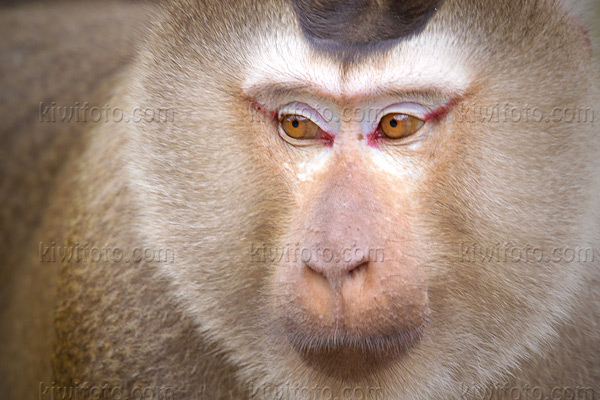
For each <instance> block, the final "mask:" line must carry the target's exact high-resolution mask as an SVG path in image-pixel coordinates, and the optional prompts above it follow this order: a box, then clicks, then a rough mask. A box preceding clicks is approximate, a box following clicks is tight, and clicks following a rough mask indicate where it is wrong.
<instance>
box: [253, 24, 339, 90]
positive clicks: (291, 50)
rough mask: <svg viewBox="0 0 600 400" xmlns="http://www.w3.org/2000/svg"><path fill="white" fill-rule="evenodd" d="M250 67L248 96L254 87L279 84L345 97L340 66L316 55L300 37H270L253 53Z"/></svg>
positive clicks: (288, 35) (285, 35)
mask: <svg viewBox="0 0 600 400" xmlns="http://www.w3.org/2000/svg"><path fill="white" fill-rule="evenodd" d="M248 65H249V69H248V71H247V75H246V76H247V77H246V80H245V82H244V84H243V87H242V89H243V90H244V91H245V92H246V93H251V92H252V88H253V87H255V86H261V85H264V84H265V83H278V84H281V86H290V87H297V86H299V85H301V86H305V87H307V88H313V89H315V90H316V91H323V92H325V93H328V94H330V95H332V96H335V97H337V96H341V95H343V87H342V81H341V74H340V67H339V65H337V64H336V63H335V62H333V61H331V60H327V59H325V58H323V57H318V56H316V55H315V54H314V52H313V51H312V50H311V49H310V48H309V47H308V44H307V43H306V41H305V40H304V39H302V37H301V36H300V35H299V34H298V35H296V36H294V35H292V34H284V33H281V34H279V35H275V36H274V37H270V38H269V39H268V40H266V42H265V43H264V44H263V46H262V47H261V48H260V49H259V50H257V51H255V52H254V58H253V59H251V60H250V62H249V64H248Z"/></svg>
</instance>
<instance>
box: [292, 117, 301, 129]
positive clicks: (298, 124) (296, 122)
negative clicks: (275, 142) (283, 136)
mask: <svg viewBox="0 0 600 400" xmlns="http://www.w3.org/2000/svg"><path fill="white" fill-rule="evenodd" d="M292 126H293V127H294V128H297V127H299V126H300V122H298V120H297V119H295V120H293V121H292Z"/></svg>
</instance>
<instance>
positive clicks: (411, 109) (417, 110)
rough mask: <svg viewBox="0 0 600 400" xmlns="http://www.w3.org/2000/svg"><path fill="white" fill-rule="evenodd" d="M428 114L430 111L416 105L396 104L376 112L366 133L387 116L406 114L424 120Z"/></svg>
mask: <svg viewBox="0 0 600 400" xmlns="http://www.w3.org/2000/svg"><path fill="white" fill-rule="evenodd" d="M429 112H430V110H429V109H428V108H427V107H425V106H422V105H420V104H417V103H396V104H392V105H390V106H387V107H385V108H382V109H381V110H378V112H377V114H376V118H375V119H374V121H370V126H368V127H367V131H372V130H374V129H375V128H376V127H377V126H378V125H379V122H380V121H381V118H383V117H384V116H385V115H387V114H392V113H398V114H407V115H412V116H413V117H416V118H419V119H422V120H425V116H426V115H427V114H428V113H429Z"/></svg>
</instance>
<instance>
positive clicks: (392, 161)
mask: <svg viewBox="0 0 600 400" xmlns="http://www.w3.org/2000/svg"><path fill="white" fill-rule="evenodd" d="M538 3H539V2H535V1H526V2H523V4H521V5H519V6H518V7H517V6H516V5H514V4H513V3H511V2H509V1H500V2H495V3H494V5H493V6H492V5H491V4H488V3H485V5H483V3H481V4H480V3H477V4H473V3H469V2H463V1H458V0H457V1H447V2H445V3H444V5H443V6H442V7H441V8H440V10H439V12H438V13H436V14H435V16H434V17H433V19H432V20H431V21H430V22H429V24H428V25H427V27H425V28H424V30H423V31H419V32H417V33H416V34H414V35H412V36H409V37H407V38H404V40H401V41H398V42H394V43H392V44H390V43H389V42H386V45H385V46H383V47H377V46H375V47H373V48H371V47H368V49H369V50H368V51H367V50H364V51H362V52H361V51H360V50H357V48H355V47H353V50H352V52H350V53H347V52H346V53H343V54H341V55H340V53H339V52H334V53H331V54H330V53H328V52H327V51H326V50H323V48H320V47H319V46H315V45H314V44H311V42H310V41H309V40H307V39H306V37H305V36H304V35H303V31H302V27H301V26H300V24H299V22H298V21H297V18H296V15H295V14H294V9H293V7H291V6H290V5H289V4H287V3H281V4H277V6H275V5H270V6H269V5H267V4H265V5H264V7H265V8H264V10H262V12H261V14H260V15H259V16H258V15H255V14H253V13H252V12H250V11H249V10H248V9H247V8H249V7H250V8H251V6H249V5H246V6H243V7H242V6H240V8H239V9H233V8H231V7H229V6H218V7H224V8H225V9H224V10H221V11H226V12H221V11H220V12H219V13H216V17H215V18H216V19H217V21H219V23H215V22H214V21H211V23H210V24H209V23H208V22H207V21H204V20H203V18H204V17H202V16H199V15H188V14H185V13H182V12H181V11H178V10H177V9H176V8H174V9H172V10H171V11H170V14H169V15H168V16H167V17H166V19H165V22H164V24H162V25H160V26H159V27H158V28H156V29H158V30H168V31H169V35H175V36H176V37H177V40H176V41H174V42H175V43H178V46H173V45H172V43H173V42H169V43H164V46H161V41H160V37H159V38H158V39H157V43H158V44H157V45H155V47H152V51H148V52H146V53H143V62H142V63H141V65H142V67H140V71H138V76H139V77H140V78H139V80H138V81H137V82H134V83H133V84H132V85H133V86H134V88H136V89H135V91H136V93H137V96H133V98H135V102H151V103H152V104H157V103H158V104H161V105H163V106H167V107H169V108H172V109H174V110H177V116H176V122H175V123H173V124H171V125H169V126H167V127H165V126H162V127H157V126H142V127H139V128H136V130H132V131H131V132H129V133H128V135H129V137H130V138H131V140H129V144H128V146H129V151H131V152H136V153H139V149H140V147H139V146H140V144H143V149H144V152H143V154H141V156H140V157H141V159H140V160H139V162H136V163H135V164H134V163H132V164H131V165H130V166H129V168H130V169H131V171H130V172H131V173H132V174H136V176H137V177H138V178H139V179H138V180H137V182H141V183H142V184H140V185H139V187H138V188H137V189H138V191H139V193H140V194H143V196H142V195H140V208H141V210H142V211H141V215H142V217H143V218H144V223H145V224H146V225H147V226H151V227H153V228H152V229H149V230H148V233H147V235H148V236H149V240H151V241H152V242H153V243H157V244H158V245H162V246H165V247H169V248H175V249H177V250H178V251H177V254H178V255H180V259H179V262H178V264H177V265H175V266H173V265H169V266H167V267H165V268H164V271H162V273H164V275H165V276H167V277H169V279H171V280H172V282H173V287H174V288H175V289H174V290H175V291H176V293H177V295H178V296H180V297H181V298H183V299H185V304H186V312H187V313H188V314H189V315H191V316H193V318H194V319H195V320H196V321H197V323H198V325H199V327H200V330H201V331H202V332H203V334H206V336H207V338H208V340H212V341H215V342H217V343H219V345H220V346H221V347H222V348H224V349H225V351H226V352H227V354H228V356H229V357H230V359H231V360H232V361H233V362H235V363H236V364H237V365H243V366H244V367H242V368H241V370H240V371H239V376H240V378H242V379H246V378H248V379H250V378H249V377H251V376H252V377H255V376H256V375H257V374H256V372H257V371H260V374H259V375H261V376H262V378H261V379H262V380H261V381H260V382H253V383H254V384H257V385H262V384H267V383H269V382H283V381H285V380H286V379H289V377H293V379H294V380H295V381H296V382H297V383H298V384H301V383H303V382H304V383H306V382H311V379H313V380H317V381H319V382H328V383H329V384H331V385H333V386H334V387H335V386H336V385H339V384H341V382H351V383H352V384H356V385H359V384H367V383H368V382H370V383H372V384H375V385H381V386H384V387H385V388H386V390H387V391H388V392H389V393H391V394H394V395H395V396H405V397H401V398H434V397H435V393H433V392H428V390H430V388H432V387H436V388H438V389H439V388H445V390H446V389H447V390H448V393H457V390H459V385H458V383H457V382H463V381H466V380H473V381H481V380H486V379H492V378H493V377H494V376H497V374H499V373H500V372H501V371H503V370H506V369H508V368H510V367H511V366H513V365H515V363H517V361H518V360H519V359H520V357H523V356H524V355H526V354H527V352H529V351H532V349H534V348H536V346H538V345H539V344H540V343H542V342H543V341H545V340H547V339H548V338H550V337H551V335H552V333H553V326H554V324H555V323H556V322H557V321H558V320H559V318H560V315H561V314H563V313H565V312H566V310H567V309H568V308H569V307H570V299H571V298H572V297H573V296H574V294H575V293H576V292H577V290H578V288H580V287H581V284H582V277H583V276H584V274H583V273H582V269H583V268H585V267H584V266H581V265H579V264H575V263H567V262H565V261H564V260H563V261H557V260H554V261H548V260H546V259H544V260H541V261H536V259H532V258H527V257H521V258H514V257H512V258H510V259H507V258H506V257H504V256H502V255H500V256H497V253H496V255H493V256H492V257H487V258H486V257H484V256H481V254H479V253H477V254H475V253H476V252H477V249H487V250H488V251H491V252H492V253H493V251H494V249H498V250H500V249H506V248H509V249H510V248H512V247H516V248H519V249H526V248H527V247H531V248H534V247H535V248H539V249H540V250H541V251H542V252H547V253H551V252H552V249H553V248H554V247H556V246H563V247H568V246H572V247H577V246H579V247H580V246H585V245H586V244H587V243H588V241H589V240H588V239H586V237H585V235H578V234H576V231H577V230H576V229H573V228H574V227H575V226H579V225H581V224H585V222H584V221H585V220H586V218H588V217H589V215H588V214H587V213H586V212H582V211H581V210H582V209H581V207H579V206H578V205H579V204H580V203H581V202H584V203H586V204H591V203H592V202H593V201H595V197H594V196H595V194H590V193H584V192H582V191H581V190H579V189H578V188H579V187H580V185H581V184H582V182H586V181H590V179H592V178H591V175H590V169H589V168H588V167H587V166H588V165H591V163H594V162H595V161H593V157H592V156H593V154H595V152H594V151H590V149H597V148H598V139H597V138H593V136H594V135H592V129H593V128H592V126H591V125H586V124H581V123H579V124H576V123H564V121H563V122H559V121H557V120H556V118H552V117H553V116H552V112H553V110H555V109H557V108H562V109H565V108H568V107H571V108H573V109H576V108H578V107H582V106H583V107H585V105H586V104H592V102H591V99H593V98H594V97H593V96H595V90H596V83H595V82H594V81H593V79H592V77H593V76H595V75H594V72H593V70H592V67H591V59H590V58H589V57H590V55H589V49H588V48H586V46H585V38H584V36H583V34H582V33H581V32H580V31H578V30H576V29H572V27H573V26H574V23H573V22H572V21H571V20H570V16H569V15H567V14H566V12H565V11H564V10H562V9H561V8H560V7H558V6H557V5H554V6H550V5H546V6H544V7H542V6H541V5H540V4H538ZM215 7H217V6H215ZM244 7H246V8H244ZM190 18H191V19H192V20H190ZM194 18H195V19H194ZM498 21H502V22H501V23H499V22H498ZM232 24H233V25H235V26H238V27H243V29H242V28H240V30H238V31H236V32H235V34H234V33H233V32H231V31H228V30H227V29H224V28H223V27H224V26H230V25H232ZM523 26H527V27H528V29H523V28H522V27H523ZM550 32H551V33H550ZM490 34H491V35H490ZM198 54H202V57H198V56H197V55H198ZM586 60H587V61H586ZM557 65H560V68H559V67H557ZM173 70H177V71H178V74H177V76H176V77H173V78H172V79H170V80H168V83H167V82H166V81H165V76H166V75H165V74H167V76H170V75H169V74H171V71H173ZM542 77H543V83H540V79H541V78H542ZM540 85H542V86H544V88H543V90H542V89H540ZM147 88H152V89H151V90H147ZM565 88H568V90H565ZM130 101H133V100H130ZM533 108H535V109H537V110H539V112H535V111H533ZM482 110H487V111H486V112H489V113H491V116H490V118H487V117H486V118H482V117H481V112H482ZM514 110H518V111H519V112H520V115H521V117H514V116H515V115H516V114H515V111H514ZM527 110H529V111H527ZM526 112H529V113H531V114H529V115H530V116H529V117H528V118H526V117H525V113H526ZM534 112H535V113H536V117H535V118H533V117H534V116H533V113H534ZM540 112H541V113H542V115H543V117H542V118H541V119H539V118H538V116H539V113H540ZM554 117H556V115H554ZM167 149H168V150H167ZM553 154H556V155H557V158H553V157H551V155H553ZM561 154H562V155H568V156H560V157H558V155H561ZM158 182H160V185H157V183H158ZM550 188H556V190H557V191H558V194H553V195H552V196H549V195H548V193H549V191H552V190H553V189H550ZM556 221H559V223H557V222H556ZM548 238H552V240H551V241H549V240H548ZM509 251H510V250H509ZM515 338H519V340H515ZM431 382H436V384H435V385H434V384H433V383H431ZM431 390H433V389H431ZM436 390H437V389H436ZM417 393H418V394H419V395H418V396H417V395H416V394H417ZM436 393H437V392H436ZM411 396H412V397H411ZM419 396H420V397H419Z"/></svg>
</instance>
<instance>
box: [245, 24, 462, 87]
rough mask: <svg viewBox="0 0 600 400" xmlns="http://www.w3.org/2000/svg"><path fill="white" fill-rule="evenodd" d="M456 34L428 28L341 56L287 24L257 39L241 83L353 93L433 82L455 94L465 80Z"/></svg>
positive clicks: (432, 85)
mask: <svg viewBox="0 0 600 400" xmlns="http://www.w3.org/2000/svg"><path fill="white" fill-rule="evenodd" d="M455 43H456V37H455V36H454V35H453V33H452V32H450V31H445V30H443V29H430V30H424V31H422V32H420V33H419V34H418V35H411V36H409V37H406V38H403V39H402V40H399V41H395V42H394V43H393V44H389V45H388V47H387V48H386V49H385V50H382V49H378V50H376V51H373V52H370V53H363V56H362V57H361V58H360V60H357V61H354V62H344V60H340V59H339V58H338V57H335V56H334V57H332V56H331V54H330V53H325V52H323V50H322V49H319V48H315V46H313V45H312V44H311V42H310V40H308V39H307V38H306V37H305V36H304V35H299V34H298V32H297V31H296V32H294V31H293V30H288V31H284V32H277V33H276V34H273V35H272V36H271V37H270V38H269V39H268V40H266V41H263V42H262V43H261V48H260V50H259V51H256V52H254V54H253V55H252V57H251V59H250V62H249V63H248V71H247V73H246V75H245V76H246V78H245V81H244V85H243V86H244V89H245V91H246V92H247V93H249V94H251V92H252V90H253V88H255V87H258V86H265V85H271V86H272V87H276V86H280V87H285V88H303V89H305V90H308V91H311V92H314V93H318V94H323V95H328V96H330V97H336V98H340V97H344V98H352V97H357V96H365V95H371V94H374V93H377V92H380V91H389V90H390V89H392V90H394V89H398V90H403V91H422V90H426V89H431V88H434V89H436V90H438V91H440V92H443V93H446V92H447V93H452V94H460V93H462V92H464V90H466V87H467V86H468V84H469V82H468V79H467V77H468V76H469V71H468V69H469V67H468V65H465V63H464V59H465V57H464V55H463V54H461V51H462V50H461V49H460V48H459V47H457V46H455Z"/></svg>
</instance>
